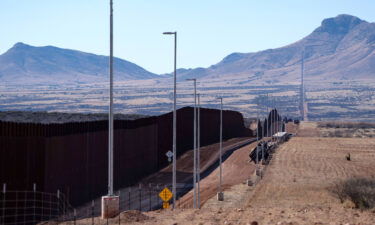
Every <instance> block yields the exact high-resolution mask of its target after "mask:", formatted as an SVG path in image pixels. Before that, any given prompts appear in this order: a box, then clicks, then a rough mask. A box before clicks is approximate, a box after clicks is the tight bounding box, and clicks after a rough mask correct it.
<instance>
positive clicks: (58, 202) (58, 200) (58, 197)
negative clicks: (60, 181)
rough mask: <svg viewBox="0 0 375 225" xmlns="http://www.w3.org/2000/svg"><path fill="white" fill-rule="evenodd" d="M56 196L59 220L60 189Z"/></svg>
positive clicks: (58, 217)
mask: <svg viewBox="0 0 375 225" xmlns="http://www.w3.org/2000/svg"><path fill="white" fill-rule="evenodd" d="M56 197H57V204H56V205H57V222H58V221H59V219H60V190H59V189H57V194H56Z"/></svg>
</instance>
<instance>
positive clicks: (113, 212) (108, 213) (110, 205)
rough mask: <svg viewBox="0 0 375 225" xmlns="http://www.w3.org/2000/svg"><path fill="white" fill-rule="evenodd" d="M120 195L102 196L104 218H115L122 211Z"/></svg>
mask: <svg viewBox="0 0 375 225" xmlns="http://www.w3.org/2000/svg"><path fill="white" fill-rule="evenodd" d="M119 203H120V198H119V196H114V195H113V196H102V219H107V218H113V217H115V216H117V215H118V214H119V211H120V204H119Z"/></svg>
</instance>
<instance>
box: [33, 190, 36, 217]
mask: <svg viewBox="0 0 375 225" xmlns="http://www.w3.org/2000/svg"><path fill="white" fill-rule="evenodd" d="M33 191H34V203H33V211H34V213H33V222H36V221H35V202H36V183H34V184H33Z"/></svg>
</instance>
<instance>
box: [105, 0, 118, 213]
mask: <svg viewBox="0 0 375 225" xmlns="http://www.w3.org/2000/svg"><path fill="white" fill-rule="evenodd" d="M109 4H110V16H109V20H110V22H109V23H110V26H109V29H110V31H109V39H110V41H109V116H108V117H109V118H108V123H109V124H108V195H107V196H103V197H102V218H103V219H105V218H110V217H114V216H116V215H117V214H118V212H119V197H118V196H114V194H113V1H112V0H110V2H109Z"/></svg>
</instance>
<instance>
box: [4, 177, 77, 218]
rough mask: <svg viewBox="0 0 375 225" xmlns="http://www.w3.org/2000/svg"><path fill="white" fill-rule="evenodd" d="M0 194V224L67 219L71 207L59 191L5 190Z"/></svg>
mask: <svg viewBox="0 0 375 225" xmlns="http://www.w3.org/2000/svg"><path fill="white" fill-rule="evenodd" d="M5 187H6V186H5V184H4V189H3V191H2V192H1V194H0V215H1V217H0V224H4V225H6V224H36V223H38V222H41V221H50V220H56V221H63V220H65V219H68V216H67V215H69V213H68V212H69V211H72V207H71V206H70V205H69V203H68V202H67V201H66V197H65V195H64V194H62V193H61V192H59V191H57V192H56V193H45V192H40V191H36V190H34V191H13V190H12V191H7V190H6V189H5Z"/></svg>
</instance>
